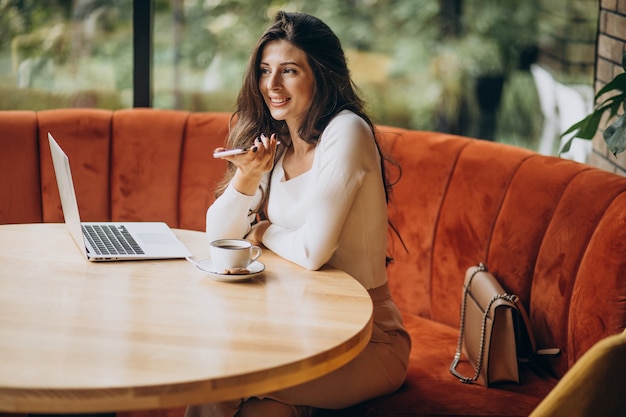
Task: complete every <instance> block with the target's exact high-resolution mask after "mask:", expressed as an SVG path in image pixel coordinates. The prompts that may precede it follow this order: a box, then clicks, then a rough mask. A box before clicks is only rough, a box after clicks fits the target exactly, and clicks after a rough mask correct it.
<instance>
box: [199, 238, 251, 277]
mask: <svg viewBox="0 0 626 417" xmlns="http://www.w3.org/2000/svg"><path fill="white" fill-rule="evenodd" d="M210 253H211V265H212V266H213V269H214V271H215V272H223V271H227V270H231V269H236V268H242V269H247V268H248V266H249V265H250V264H251V263H252V262H254V261H256V260H257V259H258V258H259V256H261V248H260V247H258V246H256V245H253V244H252V243H250V242H248V241H247V240H244V239H219V240H214V241H213V242H211V245H210Z"/></svg>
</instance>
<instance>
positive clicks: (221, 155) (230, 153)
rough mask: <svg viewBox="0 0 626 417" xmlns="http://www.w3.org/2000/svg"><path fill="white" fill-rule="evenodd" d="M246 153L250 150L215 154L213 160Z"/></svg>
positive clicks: (234, 150) (231, 150) (244, 149)
mask: <svg viewBox="0 0 626 417" xmlns="http://www.w3.org/2000/svg"><path fill="white" fill-rule="evenodd" d="M246 152H248V148H243V149H230V150H227V151H221V152H214V153H213V158H221V157H223V156H231V155H239V154H242V153H246Z"/></svg>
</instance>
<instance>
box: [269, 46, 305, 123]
mask: <svg viewBox="0 0 626 417" xmlns="http://www.w3.org/2000/svg"><path fill="white" fill-rule="evenodd" d="M259 89H260V91H261V94H262V95H263V99H264V100H265V104H266V105H267V108H268V109H269V111H270V114H271V115H272V117H273V118H274V119H276V120H284V121H285V122H286V123H287V126H288V127H289V130H290V131H291V132H292V134H293V133H294V132H296V131H297V130H298V129H299V128H300V126H301V124H302V120H303V117H304V114H305V113H306V111H307V109H308V108H309V107H310V106H311V103H312V101H313V91H314V89H315V77H314V75H313V70H312V69H311V66H310V65H309V62H308V60H307V56H306V54H305V53H304V51H302V50H301V49H299V48H297V47H295V46H294V45H292V44H291V43H289V42H287V41H284V40H275V41H270V42H268V43H267V44H266V45H265V47H264V48H263V53H262V55H261V63H260V77H259Z"/></svg>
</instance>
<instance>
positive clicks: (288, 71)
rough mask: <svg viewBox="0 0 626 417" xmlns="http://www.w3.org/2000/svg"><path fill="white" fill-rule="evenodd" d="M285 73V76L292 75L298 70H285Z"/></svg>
mask: <svg viewBox="0 0 626 417" xmlns="http://www.w3.org/2000/svg"><path fill="white" fill-rule="evenodd" d="M283 72H284V73H285V74H292V73H295V72H296V70H294V69H293V68H285V69H284V71H283Z"/></svg>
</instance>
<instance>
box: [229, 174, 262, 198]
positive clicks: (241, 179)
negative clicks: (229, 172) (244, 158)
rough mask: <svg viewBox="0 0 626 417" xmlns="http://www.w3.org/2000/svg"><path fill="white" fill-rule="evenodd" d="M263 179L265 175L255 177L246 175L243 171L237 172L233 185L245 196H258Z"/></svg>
mask: <svg viewBox="0 0 626 417" xmlns="http://www.w3.org/2000/svg"><path fill="white" fill-rule="evenodd" d="M262 178H263V174H262V173H261V174H260V175H255V174H253V173H246V174H244V173H243V172H242V171H241V170H239V169H238V170H237V171H236V172H235V176H234V177H233V179H232V181H231V184H232V186H233V187H234V188H235V190H237V191H238V192H240V193H241V194H245V195H254V194H256V191H257V189H258V188H259V185H260V184H261V179H262Z"/></svg>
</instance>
